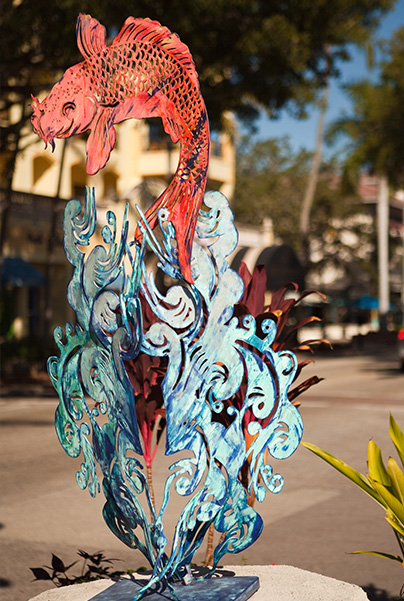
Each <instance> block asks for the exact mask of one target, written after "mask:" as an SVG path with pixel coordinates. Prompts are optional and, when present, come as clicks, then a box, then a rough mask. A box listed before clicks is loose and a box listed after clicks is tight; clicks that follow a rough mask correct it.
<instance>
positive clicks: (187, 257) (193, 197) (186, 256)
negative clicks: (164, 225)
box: [135, 176, 203, 284]
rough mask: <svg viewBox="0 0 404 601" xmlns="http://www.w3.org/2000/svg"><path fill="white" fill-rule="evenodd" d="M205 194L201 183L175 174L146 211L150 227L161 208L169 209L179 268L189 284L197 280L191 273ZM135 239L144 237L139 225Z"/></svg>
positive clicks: (152, 226)
mask: <svg viewBox="0 0 404 601" xmlns="http://www.w3.org/2000/svg"><path fill="white" fill-rule="evenodd" d="M202 197H203V189H202V188H201V187H200V186H197V185H195V184H194V183H192V182H187V183H186V184H185V185H184V182H182V181H181V180H180V179H179V177H177V176H174V178H173V180H172V181H171V183H170V185H169V186H168V188H167V189H166V190H165V191H164V192H163V194H162V195H161V196H160V197H159V198H158V199H157V200H156V202H155V203H153V205H152V206H151V207H150V208H149V209H148V210H147V211H146V213H145V218H146V220H147V223H148V225H149V227H150V228H151V229H154V228H155V227H156V225H157V220H158V212H159V210H160V209H162V208H165V209H167V210H168V212H169V220H170V221H171V222H172V224H173V226H174V228H175V238H176V241H177V252H178V261H179V265H180V270H181V273H182V275H183V277H184V279H185V280H186V281H187V282H189V283H190V284H192V283H193V281H194V280H193V278H192V274H191V255H192V243H193V238H194V233H195V227H196V221H197V218H198V213H199V208H200V205H201V202H202ZM135 240H137V241H139V242H140V241H141V240H142V232H141V230H140V228H139V226H138V227H137V228H136V232H135Z"/></svg>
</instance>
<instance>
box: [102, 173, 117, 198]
mask: <svg viewBox="0 0 404 601" xmlns="http://www.w3.org/2000/svg"><path fill="white" fill-rule="evenodd" d="M117 183H118V176H117V174H116V173H114V172H113V171H104V197H105V198H108V199H109V200H114V199H115V198H116V196H117Z"/></svg>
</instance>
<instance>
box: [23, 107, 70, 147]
mask: <svg viewBox="0 0 404 601" xmlns="http://www.w3.org/2000/svg"><path fill="white" fill-rule="evenodd" d="M31 123H32V128H33V130H34V132H35V133H36V134H37V135H38V136H39V137H40V138H42V140H43V141H44V142H45V150H46V149H47V147H48V144H49V145H50V146H51V148H52V152H54V151H55V147H56V146H55V138H68V137H69V135H70V132H71V130H72V128H73V125H74V124H73V121H72V122H71V123H70V125H69V126H68V127H61V128H60V129H59V130H58V131H56V132H55V133H53V132H50V131H48V132H45V131H44V130H43V128H42V125H41V120H40V118H39V117H37V116H36V115H33V116H32V117H31Z"/></svg>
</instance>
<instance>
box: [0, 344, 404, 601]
mask: <svg viewBox="0 0 404 601" xmlns="http://www.w3.org/2000/svg"><path fill="white" fill-rule="evenodd" d="M365 350H366V349H365ZM314 358H315V361H316V362H315V364H314V365H310V366H308V367H307V368H306V369H305V370H304V371H303V375H304V376H306V377H307V376H310V375H313V374H317V375H318V376H321V377H324V378H325V380H324V381H323V382H321V383H319V384H318V385H316V386H315V387H314V388H313V389H311V390H309V391H308V392H307V393H305V394H304V395H302V397H301V402H302V405H301V408H300V409H301V413H302V417H303V422H304V435H303V437H304V440H306V441H308V442H312V443H314V444H317V445H318V446H320V447H322V448H324V449H326V450H328V451H330V452H331V453H333V454H335V455H337V456H338V457H340V458H341V459H343V460H345V461H346V462H347V463H349V464H351V465H353V466H354V467H356V468H357V469H359V470H360V471H362V472H365V471H366V452H367V443H368V440H369V439H370V438H372V439H373V440H374V441H375V442H376V443H377V444H378V445H379V446H380V447H381V448H382V450H383V455H384V458H385V460H387V458H388V456H389V454H392V455H394V454H395V451H394V448H393V445H392V443H391V441H390V438H389V435H388V427H389V413H390V412H392V414H393V415H394V417H395V418H396V420H397V422H398V423H399V425H400V426H401V427H402V428H403V429H404V374H402V373H401V372H400V371H399V369H398V360H397V359H396V357H395V352H394V349H388V348H382V349H380V350H379V351H377V350H376V349H372V352H368V353H367V354H363V355H360V354H351V355H347V354H338V353H335V354H332V353H329V354H328V355H325V356H324V355H322V356H320V357H314ZM56 405H57V399H56V398H41V397H36V398H29V397H28V398H27V397H18V396H17V397H15V396H14V397H12V396H3V397H2V399H1V400H0V420H1V422H0V483H1V498H0V521H1V530H0V540H1V547H0V552H1V567H0V577H1V579H2V584H3V585H4V586H3V588H2V589H1V591H0V598H1V600H2V601H27V600H28V599H29V598H31V597H33V596H34V595H36V594H38V593H40V592H41V591H43V590H46V589H48V588H50V587H51V586H52V584H51V583H47V582H33V577H32V574H31V572H30V570H29V568H30V567H40V566H43V565H50V560H51V554H52V553H55V554H56V555H58V556H59V557H61V558H62V559H63V560H64V561H65V563H71V562H73V561H75V560H76V559H79V558H78V557H77V555H76V553H77V550H78V549H84V550H85V551H88V552H96V551H99V550H102V551H103V552H104V554H105V555H106V556H107V557H112V558H119V559H120V561H119V562H115V564H114V566H115V568H116V569H127V568H134V569H136V568H138V567H139V566H142V565H145V560H144V559H143V557H142V556H141V555H140V554H139V553H138V552H136V551H131V550H130V549H127V548H126V547H125V546H124V545H123V544H122V543H120V541H119V540H118V539H116V538H115V537H114V536H113V535H112V534H111V533H110V531H109V529H108V527H107V526H106V525H105V523H104V521H103V519H102V515H101V511H102V505H103V498H102V496H101V495H98V497H97V498H96V499H92V498H91V497H90V495H89V494H88V492H87V491H82V490H80V489H79V487H78V486H77V484H76V482H75V472H76V471H77V469H78V466H79V463H80V462H78V463H77V461H75V460H72V459H70V458H69V457H68V456H67V455H66V454H65V453H64V451H63V450H62V448H61V447H60V445H59V443H58V440H57V438H56V434H55V431H54V426H53V419H54V412H55V408H56ZM168 464H169V462H168V461H167V458H166V457H164V453H163V445H160V449H159V452H158V454H157V456H156V459H155V462H154V468H155V469H154V482H155V488H156V496H157V498H159V497H160V496H161V492H162V486H163V483H164V480H165V477H166V472H165V470H166V469H167V466H168ZM272 464H273V465H274V469H275V470H276V471H280V473H282V474H283V476H284V477H285V486H284V489H283V491H282V492H281V493H280V494H279V495H271V494H270V493H268V495H267V498H266V499H265V501H264V502H263V503H262V504H257V510H258V511H259V513H260V514H261V515H262V517H263V519H264V522H265V527H264V532H263V534H262V535H261V537H260V539H259V540H258V541H257V542H256V543H255V544H254V545H253V546H252V547H251V548H250V549H248V550H247V551H245V552H243V553H242V554H241V555H235V556H232V555H228V556H225V558H224V560H223V565H226V564H227V565H230V564H233V565H235V564H239V565H267V564H278V565H292V566H295V567H298V568H302V569H306V570H309V571H313V572H318V573H320V574H323V575H326V576H331V577H334V578H337V579H339V580H343V581H346V582H351V583H353V584H358V585H359V586H361V587H363V588H365V590H366V591H367V593H368V596H369V599H371V600H372V601H396V599H398V596H399V591H400V588H401V586H402V585H403V583H404V570H403V568H402V567H401V566H400V564H399V563H398V562H393V561H388V560H385V559H380V558H376V557H373V556H366V555H350V554H349V553H350V552H352V551H355V550H359V549H367V550H377V551H384V552H387V553H391V554H397V553H398V552H399V549H398V545H397V543H396V540H395V537H394V534H393V532H392V529H391V528H390V526H389V525H388V523H387V522H386V521H385V519H384V512H383V510H382V508H381V507H379V506H378V505H377V504H376V503H374V502H373V501H372V500H371V499H370V498H368V497H367V496H366V495H365V494H364V493H362V492H361V491H360V490H357V489H356V487H355V486H354V485H353V484H352V483H350V482H349V481H347V480H346V479H345V478H344V477H343V476H341V475H340V474H339V473H337V472H336V471H335V470H333V469H332V468H331V467H330V466H328V465H327V464H325V463H324V462H323V461H321V460H320V459H319V458H317V457H315V456H314V455H313V454H311V453H310V452H309V451H308V450H306V449H305V448H303V447H300V448H299V449H298V450H297V451H296V453H295V454H294V455H293V456H292V457H291V458H290V459H288V460H286V461H283V462H275V461H273V462H272ZM178 512H179V503H177V501H175V503H174V507H173V510H172V512H171V513H170V515H169V520H168V530H170V529H172V528H173V527H174V524H175V521H176V517H177V515H178ZM203 559H204V552H203V551H200V552H199V554H197V555H196V557H195V560H196V562H197V563H200V562H201V561H202V560H203ZM79 566H80V564H78V565H77V566H75V568H72V572H73V573H74V572H75V571H76V572H77V571H79V569H80V567H79Z"/></svg>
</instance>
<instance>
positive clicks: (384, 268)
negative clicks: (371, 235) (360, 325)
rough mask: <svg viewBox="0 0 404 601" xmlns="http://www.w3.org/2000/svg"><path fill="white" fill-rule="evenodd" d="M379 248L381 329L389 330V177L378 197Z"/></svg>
mask: <svg viewBox="0 0 404 601" xmlns="http://www.w3.org/2000/svg"><path fill="white" fill-rule="evenodd" d="M377 250H378V261H377V262H378V279H379V329H380V331H381V332H386V330H387V315H388V312H389V305H390V289H389V189H388V185H387V178H386V177H384V176H381V177H380V180H379V190H378V198H377Z"/></svg>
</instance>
